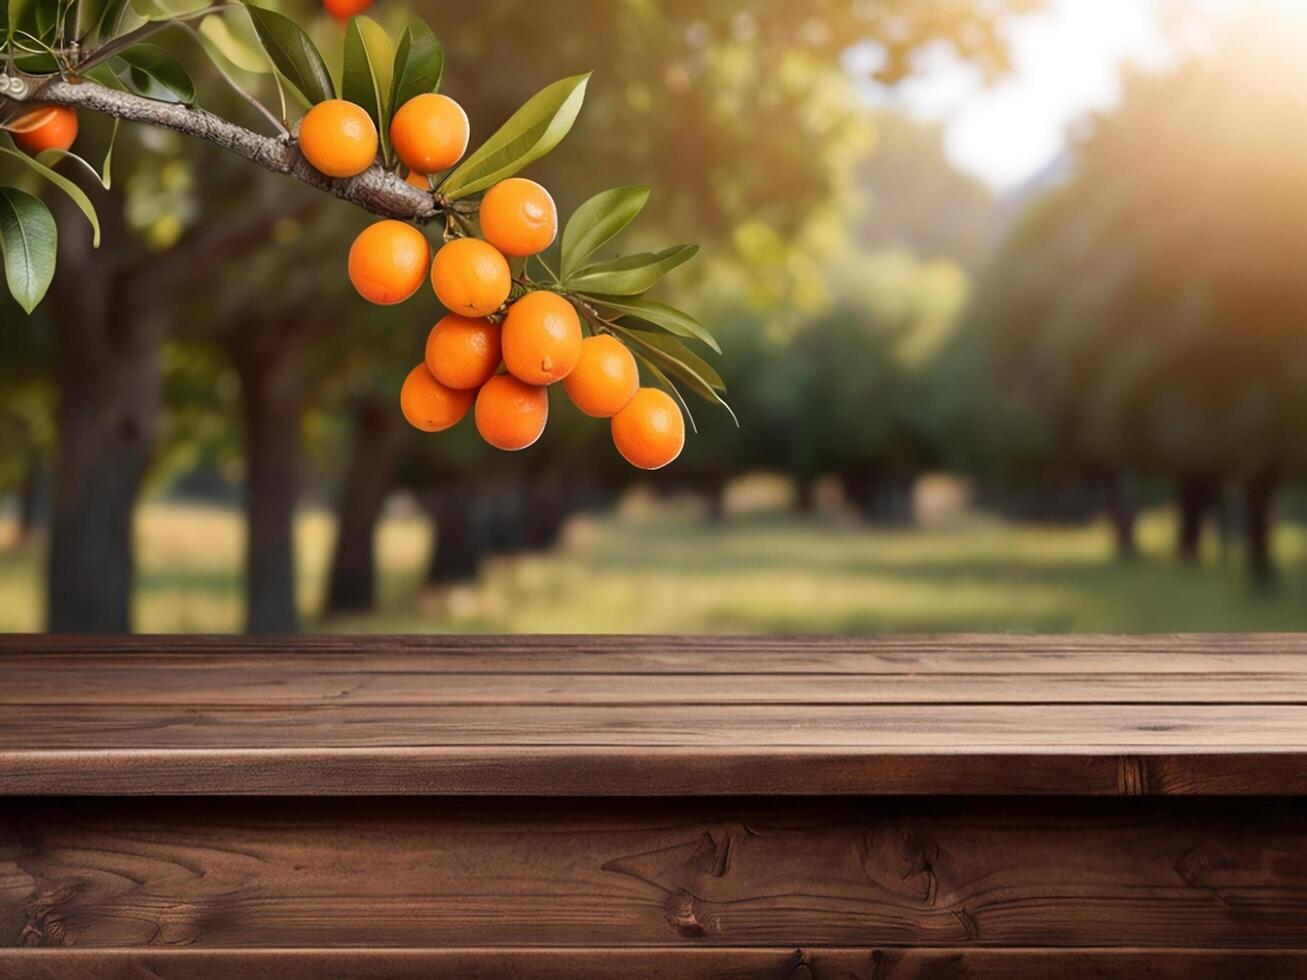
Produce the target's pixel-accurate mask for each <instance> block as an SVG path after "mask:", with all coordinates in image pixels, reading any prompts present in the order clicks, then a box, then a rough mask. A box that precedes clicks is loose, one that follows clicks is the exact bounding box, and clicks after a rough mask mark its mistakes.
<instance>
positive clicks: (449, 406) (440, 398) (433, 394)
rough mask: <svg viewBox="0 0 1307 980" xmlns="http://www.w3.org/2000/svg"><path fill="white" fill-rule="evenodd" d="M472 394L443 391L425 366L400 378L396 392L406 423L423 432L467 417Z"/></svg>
mask: <svg viewBox="0 0 1307 980" xmlns="http://www.w3.org/2000/svg"><path fill="white" fill-rule="evenodd" d="M474 397H475V393H474V392H471V391H459V390H457V389H455V388H446V387H445V386H444V385H442V384H441V383H440V382H439V381H437V380H436V379H435V378H433V377H432V376H431V372H430V371H428V370H427V366H426V365H425V364H419V365H418V366H417V367H415V368H414V369H413V370H412V371H410V372H409V373H408V377H407V378H405V379H404V387H403V388H401V389H400V392H399V407H400V410H401V411H402V412H403V413H404V418H406V419H408V424H409V425H411V426H413V428H415V429H421V430H422V431H423V432H440V431H442V430H443V429H448V428H449V427H450V426H451V425H457V424H458V421H459V420H460V419H461V418H462V417H463V416H464V415H466V414H467V410H468V409H469V408H471V407H472V399H473V398H474Z"/></svg>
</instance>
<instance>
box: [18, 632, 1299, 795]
mask: <svg viewBox="0 0 1307 980" xmlns="http://www.w3.org/2000/svg"><path fill="white" fill-rule="evenodd" d="M152 792H167V793H185V794H204V793H236V794H244V793H267V792H282V793H298V794H306V795H323V794H335V793H344V794H350V793H363V794H367V793H384V794H404V793H409V792H424V793H445V794H456V793H471V794H477V793H484V794H516V795H522V794H541V795H552V794H565V795H566V794H570V795H593V796H611V795H629V794H647V795H677V794H682V793H696V794H750V793H780V794H821V793H828V794H843V793H857V794H885V793H888V794H899V793H949V792H952V793H957V794H976V793H991V794H1013V793H1053V794H1056V793H1076V794H1092V795H1097V794H1116V793H1120V794H1126V795H1138V794H1141V793H1202V792H1222V793H1245V794H1252V793H1262V794H1294V793H1303V792H1307V640H1304V638H1303V637H1298V636H1248V637H1244V636H1177V637H988V636H984V637H982V636H962V637H873V638H843V637H820V638H819V637H812V638H768V637H760V638H759V637H712V638H707V637H366V638H365V637H305V638H282V639H267V638H262V639H259V638H242V637H224V638H213V637H203V638H194V637H133V638H79V637H28V636H23V637H3V638H0V794H8V795H15V794H32V793H45V794H54V795H67V794H85V793H152Z"/></svg>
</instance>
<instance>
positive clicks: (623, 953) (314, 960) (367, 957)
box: [0, 947, 1307, 980]
mask: <svg viewBox="0 0 1307 980" xmlns="http://www.w3.org/2000/svg"><path fill="white" fill-rule="evenodd" d="M71 976H76V977H78V978H79V980H212V978H214V977H241V978H242V980H338V978H340V977H342V976H348V977H349V978H350V980H431V978H432V977H458V978H459V980H525V978H530V980H610V978H626V977H631V978H641V980H646V978H648V977H658V978H659V980H1011V978H1012V977H1016V976H1020V977H1028V978H1031V980H1083V978H1085V977H1096V978H1100V980H1230V978H1231V977H1251V976H1261V977H1272V978H1276V980H1301V978H1307V954H1305V953H1304V952H1303V951H1301V950H1194V949H1101V948H1094V949H980V948H976V947H968V948H959V949H948V950H938V949H902V948H892V947H887V948H884V949H868V948H845V949H836V948H829V947H817V948H813V949H787V948H763V947H743V948H733V949H726V948H715V949H714V948H705V949H684V948H666V947H654V948H645V949H633V948H627V949H615V948H593V947H591V948H571V949H557V948H549V947H535V948H525V949H470V948H464V949H420V950H418V949H366V950H364V949H275V950H274V949H261V950H218V951H212V950H195V949H191V950H181V949H173V950H150V951H137V950H103V951H102V950H22V951H14V952H8V953H6V952H4V951H0V980H66V978H67V977H71Z"/></svg>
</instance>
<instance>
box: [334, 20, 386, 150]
mask: <svg viewBox="0 0 1307 980" xmlns="http://www.w3.org/2000/svg"><path fill="white" fill-rule="evenodd" d="M394 65H395V43H394V42H393V41H391V39H390V35H389V34H387V33H386V32H385V30H383V29H382V27H381V25H380V24H378V23H377V22H376V21H375V20H373V19H372V18H370V17H351V18H350V21H349V25H348V26H347V27H346V28H345V65H344V71H343V72H342V74H341V80H340V94H341V98H343V99H345V100H346V101H347V102H353V103H354V104H355V105H360V106H362V107H363V108H364V109H365V110H367V113H368V115H369V116H371V117H372V121H373V123H375V124H376V127H377V133H378V135H379V136H380V137H381V148H382V155H383V156H384V157H387V158H388V157H389V155H390V110H391V105H390V81H391V74H392V73H393V71H394Z"/></svg>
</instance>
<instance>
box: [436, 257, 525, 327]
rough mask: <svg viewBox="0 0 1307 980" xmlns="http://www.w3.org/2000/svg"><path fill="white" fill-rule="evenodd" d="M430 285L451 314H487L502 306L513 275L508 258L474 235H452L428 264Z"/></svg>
mask: <svg viewBox="0 0 1307 980" xmlns="http://www.w3.org/2000/svg"><path fill="white" fill-rule="evenodd" d="M431 286H432V288H433V289H434V290H435V291H436V298H437V299H439V300H440V303H441V305H442V306H444V307H445V309H447V310H449V312H451V313H461V314H463V315H464V316H488V315H489V314H491V313H493V312H495V310H497V309H499V308H500V307H501V306H503V305H504V300H506V299H508V291H509V290H510V289H511V288H512V286H513V278H512V276H511V275H510V274H509V271H508V260H507V259H505V258H504V257H503V256H502V255H500V254H499V252H498V251H497V250H496V249H495V247H494V246H493V245H487V244H486V243H485V242H483V241H481V240H480V239H478V238H455V239H454V240H453V241H452V242H449V243H447V244H446V245H444V246H443V247H441V249H440V251H439V252H437V253H436V260H435V261H434V262H432V263H431Z"/></svg>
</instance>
